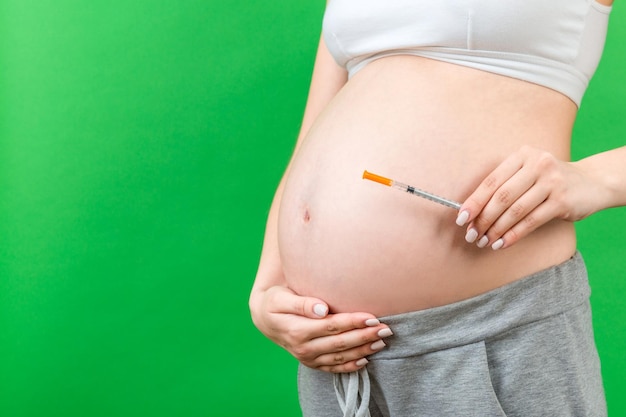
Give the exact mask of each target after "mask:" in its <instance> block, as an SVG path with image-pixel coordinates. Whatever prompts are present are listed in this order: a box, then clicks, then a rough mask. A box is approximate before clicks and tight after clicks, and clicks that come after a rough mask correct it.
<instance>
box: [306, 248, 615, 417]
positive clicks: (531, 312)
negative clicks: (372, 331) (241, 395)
mask: <svg viewBox="0 0 626 417" xmlns="http://www.w3.org/2000/svg"><path fill="white" fill-rule="evenodd" d="M589 295H590V288H589V284H588V281H587V272H586V269H585V264H584V262H583V260H582V257H581V256H580V254H579V253H576V255H575V256H574V257H573V258H572V259H570V260H568V261H566V262H565V263H563V264H561V265H558V266H555V267H552V268H549V269H547V270H544V271H541V272H538V273H536V274H533V275H531V276H528V277H526V278H523V279H521V280H519V281H515V282H513V283H512V284H508V285H506V286H504V287H501V288H498V289H495V290H493V291H490V292H488V293H485V294H482V295H479V296H477V297H474V298H471V299H468V300H464V301H461V302H458V303H454V304H450V305H446V306H442V307H437V308H433V309H428V310H422V311H416V312H410V313H406V314H400V315H395V316H389V317H386V318H382V319H381V321H383V322H384V323H387V324H388V325H389V327H391V329H392V330H393V332H394V335H393V336H391V337H389V338H388V339H385V341H386V343H387V347H386V348H385V349H383V350H382V351H380V352H378V353H376V354H374V355H372V356H370V357H369V360H370V363H369V364H368V365H367V367H366V368H364V369H362V370H361V371H359V372H355V373H352V374H335V375H333V374H330V373H325V372H321V371H316V370H313V369H310V368H307V367H304V366H300V369H299V373H298V390H299V396H300V405H301V408H302V412H303V416H304V417H340V416H344V412H343V411H342V408H343V409H345V410H346V413H345V415H346V416H354V415H359V416H361V415H363V416H368V415H371V416H372V417H379V416H385V417H418V416H433V417H443V416H454V417H464V416H477V417H489V416H509V417H512V416H520V417H521V416H523V417H537V416H546V417H561V416H563V417H565V416H580V417H582V416H606V414H607V411H606V403H605V398H604V389H603V386H602V378H601V375H600V361H599V359H598V354H597V351H596V347H595V343H594V338H593V329H592V326H591V310H590V305H589ZM340 404H341V406H340ZM359 407H360V409H361V411H360V412H357V411H356V410H358V409H359Z"/></svg>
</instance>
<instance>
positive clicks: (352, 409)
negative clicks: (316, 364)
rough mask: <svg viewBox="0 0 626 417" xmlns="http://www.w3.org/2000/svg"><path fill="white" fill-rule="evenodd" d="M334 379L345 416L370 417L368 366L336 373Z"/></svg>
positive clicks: (338, 399)
mask: <svg viewBox="0 0 626 417" xmlns="http://www.w3.org/2000/svg"><path fill="white" fill-rule="evenodd" d="M333 379H334V385H335V394H336V395H337V401H338V402H339V406H340V407H341V411H343V417H370V410H369V404H370V377H369V374H368V373H367V368H366V367H363V368H361V369H359V370H358V371H355V372H350V373H344V374H335V375H334V378H333Z"/></svg>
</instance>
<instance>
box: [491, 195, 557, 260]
mask: <svg viewBox="0 0 626 417" xmlns="http://www.w3.org/2000/svg"><path fill="white" fill-rule="evenodd" d="M553 218H554V209H553V207H552V204H551V203H549V202H545V203H543V204H541V205H539V206H538V207H536V208H535V209H534V210H532V211H531V212H530V213H528V214H527V215H526V216H524V217H523V218H522V219H521V220H520V221H519V222H518V223H516V224H515V225H514V226H513V227H511V228H510V229H509V230H507V231H506V233H504V235H503V236H502V237H501V238H500V239H499V240H501V242H502V243H498V244H497V245H496V247H495V248H494V249H496V250H497V249H505V248H508V247H510V246H512V245H514V244H515V243H517V242H518V241H519V240H520V239H522V238H524V237H525V236H528V235H529V234H530V233H531V232H533V231H534V230H536V229H537V228H539V227H541V226H542V225H544V224H546V223H547V222H549V221H550V220H552V219H553ZM495 242H497V240H496V241H495ZM495 242H494V245H495V244H496V243H495ZM492 247H493V246H492Z"/></svg>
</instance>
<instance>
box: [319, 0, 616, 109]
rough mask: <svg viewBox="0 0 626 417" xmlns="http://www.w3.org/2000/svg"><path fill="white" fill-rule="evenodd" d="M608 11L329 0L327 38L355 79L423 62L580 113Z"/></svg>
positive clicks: (512, 0) (549, 5) (494, 0)
mask: <svg viewBox="0 0 626 417" xmlns="http://www.w3.org/2000/svg"><path fill="white" fill-rule="evenodd" d="M610 11H611V7H610V6H604V5H601V4H600V3H598V2H597V1H596V0H549V1H547V0H330V2H329V3H328V5H327V7H326V12H325V15H324V25H323V36H324V41H325V43H326V46H327V47H328V49H329V51H330V53H331V54H332V55H333V57H334V58H335V60H336V61H337V63H339V65H341V66H343V67H345V68H346V69H347V70H348V72H349V75H350V76H352V75H354V74H355V73H356V72H358V71H359V70H360V69H362V68H363V67H365V66H366V65H367V64H368V63H370V62H372V61H373V60H375V59H378V58H381V57H385V56H390V55H400V54H409V55H417V56H422V57H427V58H432V59H437V60H440V61H446V62H450V63H453V64H459V65H464V66H468V67H472V68H476V69H480V70H484V71H489V72H493V73H496V74H501V75H506V76H509V77H513V78H517V79H520V80H525V81H529V82H532V83H535V84H539V85H542V86H545V87H549V88H551V89H554V90H556V91H559V92H561V93H563V94H565V95H566V96H567V97H569V98H571V99H572V100H573V101H574V102H575V103H576V105H578V106H580V101H581V100H582V97H583V94H584V93H585V90H586V88H587V85H588V84H589V80H590V79H591V77H592V75H593V73H594V72H595V70H596V68H597V66H598V63H599V61H600V56H601V55H602V50H603V48H604V41H605V38H606V32H607V26H608V20H609V13H610Z"/></svg>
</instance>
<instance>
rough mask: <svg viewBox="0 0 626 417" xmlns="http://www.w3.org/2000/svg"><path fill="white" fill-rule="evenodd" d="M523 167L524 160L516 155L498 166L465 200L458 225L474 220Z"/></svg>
mask: <svg viewBox="0 0 626 417" xmlns="http://www.w3.org/2000/svg"><path fill="white" fill-rule="evenodd" d="M522 166H523V159H522V158H521V157H520V156H519V155H518V154H517V153H516V154H513V155H511V156H510V157H508V158H507V159H505V160H504V161H503V162H502V163H501V164H500V165H498V166H497V167H496V168H495V169H494V170H493V171H492V172H491V173H490V174H489V175H488V176H487V177H486V178H485V179H484V180H483V181H482V182H481V183H480V184H479V185H478V187H477V188H476V190H474V192H473V193H472V194H470V196H469V197H468V198H467V199H466V200H465V202H464V203H463V204H462V205H461V208H460V209H459V216H458V217H457V224H458V225H459V226H464V225H465V224H467V222H469V221H472V220H474V219H475V218H476V217H477V216H478V215H479V214H481V212H482V210H483V209H484V208H485V206H486V205H487V203H488V202H489V201H490V200H491V198H492V197H493V195H494V194H495V192H496V191H497V190H498V189H499V188H500V187H501V186H502V185H503V184H504V183H505V182H506V181H507V180H508V179H509V178H511V177H512V176H513V175H514V174H515V173H516V172H517V171H519V170H520V169H521V168H522Z"/></svg>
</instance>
